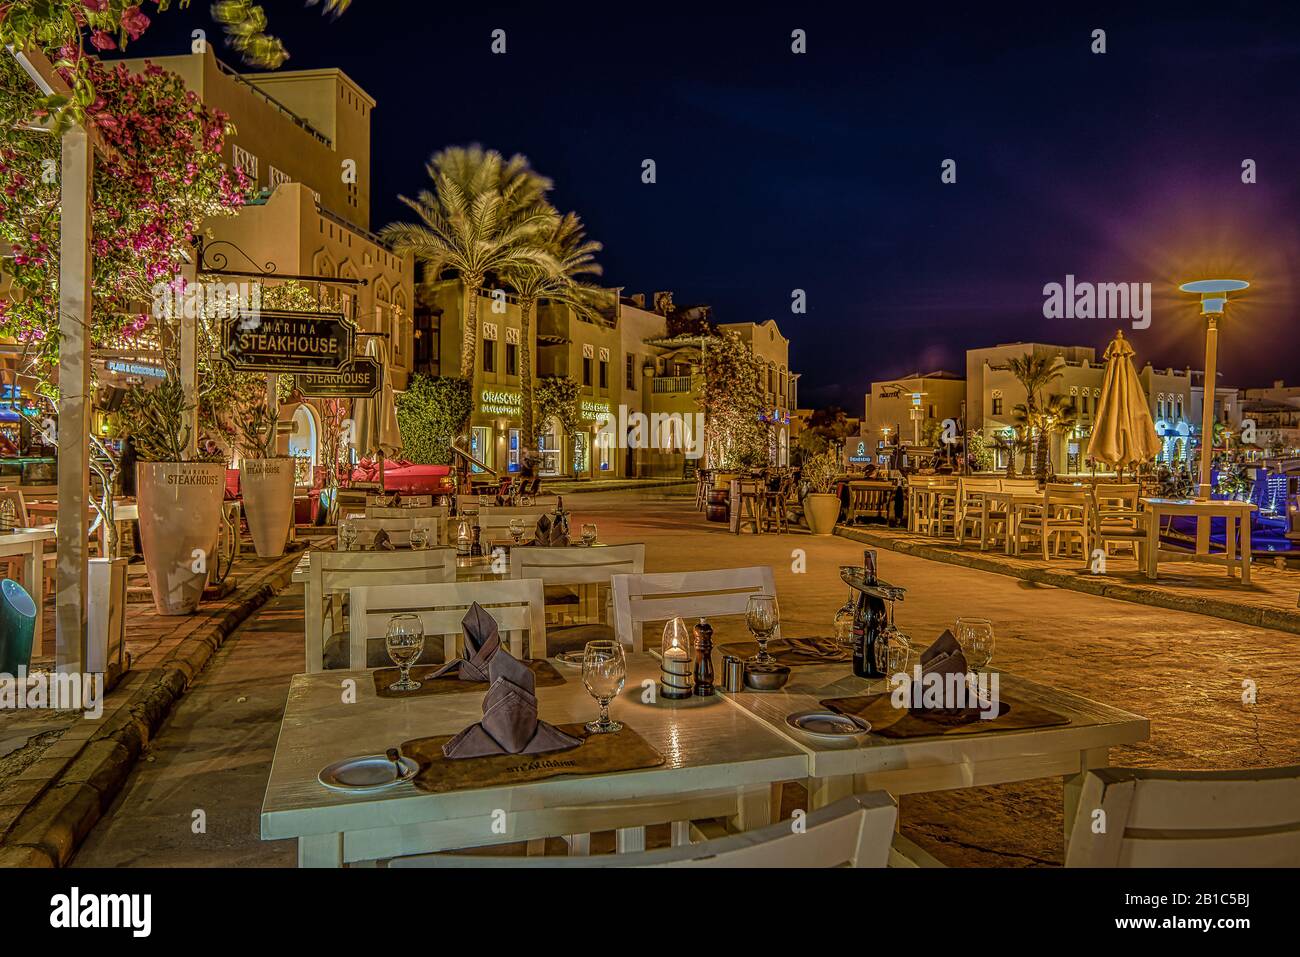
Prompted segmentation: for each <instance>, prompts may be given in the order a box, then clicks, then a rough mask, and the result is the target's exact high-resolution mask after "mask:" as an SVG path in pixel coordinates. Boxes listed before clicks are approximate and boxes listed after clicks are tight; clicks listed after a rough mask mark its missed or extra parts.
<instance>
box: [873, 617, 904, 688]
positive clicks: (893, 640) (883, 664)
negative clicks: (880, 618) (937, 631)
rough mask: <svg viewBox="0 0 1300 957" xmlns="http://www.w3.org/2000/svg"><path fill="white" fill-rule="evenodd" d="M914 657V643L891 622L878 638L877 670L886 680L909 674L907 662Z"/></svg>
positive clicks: (876, 649)
mask: <svg viewBox="0 0 1300 957" xmlns="http://www.w3.org/2000/svg"><path fill="white" fill-rule="evenodd" d="M911 657H912V642H911V640H910V639H909V638H908V637H907V635H905V634H903V633H902V632H901V631H899V630H898V629H897V628H895V627H894V624H893V622H892V621H891V622H890V623H889V624H888V625H886V626H885V628H884V630H883V631H882V632H881V634H880V635H879V637H877V638H876V646H875V658H876V670H877V671H879V672H881V673H883V674H884V676H885V680H887V681H888V680H891V679H892V678H893V677H894V675H897V674H906V673H907V662H908V660H909V659H910V658H911Z"/></svg>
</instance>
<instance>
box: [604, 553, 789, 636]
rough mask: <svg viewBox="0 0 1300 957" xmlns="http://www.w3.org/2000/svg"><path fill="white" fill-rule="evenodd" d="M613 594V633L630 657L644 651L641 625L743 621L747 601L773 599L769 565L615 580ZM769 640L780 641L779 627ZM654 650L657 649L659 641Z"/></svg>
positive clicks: (773, 587)
mask: <svg viewBox="0 0 1300 957" xmlns="http://www.w3.org/2000/svg"><path fill="white" fill-rule="evenodd" d="M612 588H613V593H614V631H615V633H616V634H617V635H618V640H619V641H621V642H622V643H623V644H625V645H631V646H632V650H633V651H641V650H642V644H643V636H642V625H644V624H645V622H647V621H668V620H669V619H672V618H685V619H687V621H690V620H691V619H697V618H721V617H725V616H727V615H744V614H745V609H746V607H747V606H748V605H749V598H750V596H751V595H775V594H776V582H775V579H774V578H773V576H772V568H771V566H770V565H754V566H751V567H748V568H719V569H714V570H711V571H698V572H659V573H656V574H650V575H615V576H614V577H613V583H612ZM772 637H773V638H774V639H775V638H780V637H781V629H780V627H779V626H778V627H777V630H776V631H775V632H774V633H773V635H772ZM652 644H654V645H656V646H657V645H658V636H656V639H655V641H654V642H652Z"/></svg>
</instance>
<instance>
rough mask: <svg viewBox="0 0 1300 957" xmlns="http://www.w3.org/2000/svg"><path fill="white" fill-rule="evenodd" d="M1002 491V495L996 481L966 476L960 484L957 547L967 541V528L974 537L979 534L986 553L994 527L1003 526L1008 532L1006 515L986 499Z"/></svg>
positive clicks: (958, 489)
mask: <svg viewBox="0 0 1300 957" xmlns="http://www.w3.org/2000/svg"><path fill="white" fill-rule="evenodd" d="M1000 491H1002V484H1001V482H1000V481H999V480H998V479H995V478H980V477H978V476H973V477H965V476H963V477H962V478H961V479H959V480H958V482H957V521H956V532H957V544H958V545H961V544H963V543H964V542H965V541H966V529H967V528H968V527H969V528H970V530H971V534H972V535H974V534H976V533H977V532H978V534H979V540H980V551H984V550H985V549H987V548H988V547H989V537H990V535H991V534H992V530H993V527H994V526H1000V527H1002V528H1003V529H1004V530H1005V528H1006V524H1007V513H1006V511H1005V510H1002V509H1000V508H995V507H994V505H993V503H992V502H989V501H987V499H986V496H987V495H990V494H994V493H997V492H1000Z"/></svg>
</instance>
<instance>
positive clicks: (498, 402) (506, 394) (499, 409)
mask: <svg viewBox="0 0 1300 957" xmlns="http://www.w3.org/2000/svg"><path fill="white" fill-rule="evenodd" d="M478 398H479V403H478V410H479V411H480V412H482V413H484V414H485V415H520V414H521V413H522V412H523V408H524V403H523V400H522V399H521V398H520V396H519V393H518V392H510V391H507V390H503V389H483V390H482V391H480V392H479V394H478Z"/></svg>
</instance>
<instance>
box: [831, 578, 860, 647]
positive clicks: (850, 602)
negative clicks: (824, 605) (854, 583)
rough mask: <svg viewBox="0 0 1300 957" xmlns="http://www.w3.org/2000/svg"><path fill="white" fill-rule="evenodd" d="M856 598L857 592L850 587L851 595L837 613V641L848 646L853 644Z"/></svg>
mask: <svg viewBox="0 0 1300 957" xmlns="http://www.w3.org/2000/svg"><path fill="white" fill-rule="evenodd" d="M852 567H853V566H851V565H845V566H841V569H843V568H852ZM856 599H857V592H855V591H854V590H853V589H852V588H850V589H849V597H848V598H846V599H844V604H843V605H841V606H840V609H839V611H837V612H836V613H835V642H836V644H839V645H843V646H844V647H846V648H847V647H851V646H852V645H853V616H854V611H855V606H856V604H857V601H856Z"/></svg>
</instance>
